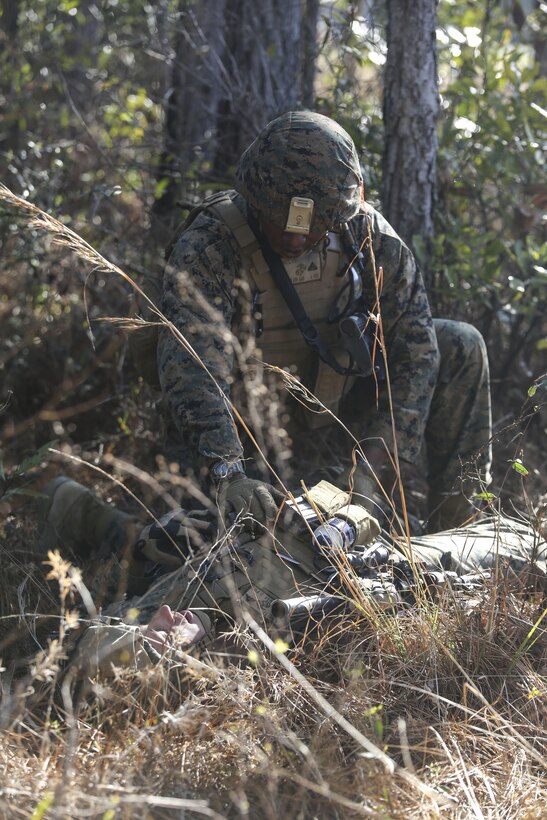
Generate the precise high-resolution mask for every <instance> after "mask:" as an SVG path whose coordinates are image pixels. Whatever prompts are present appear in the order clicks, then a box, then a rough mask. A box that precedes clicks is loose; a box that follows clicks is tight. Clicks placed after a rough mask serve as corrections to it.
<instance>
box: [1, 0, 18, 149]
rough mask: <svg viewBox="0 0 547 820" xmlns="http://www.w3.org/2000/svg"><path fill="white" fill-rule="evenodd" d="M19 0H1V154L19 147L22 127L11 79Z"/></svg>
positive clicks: (16, 46)
mask: <svg viewBox="0 0 547 820" xmlns="http://www.w3.org/2000/svg"><path fill="white" fill-rule="evenodd" d="M19 10H20V3H19V0H1V2H0V11H1V12H2V14H1V15H0V98H2V97H3V98H4V100H3V104H2V108H3V110H4V118H3V119H4V125H3V127H0V154H6V153H8V152H9V151H17V149H18V147H19V139H20V128H19V118H18V117H17V115H16V113H15V112H16V109H15V108H14V106H12V105H10V106H9V107H8V105H7V101H8V100H9V101H10V103H11V99H10V97H11V94H12V88H11V80H12V77H13V76H14V73H15V66H16V64H17V53H18V42H17V34H18V31H19Z"/></svg>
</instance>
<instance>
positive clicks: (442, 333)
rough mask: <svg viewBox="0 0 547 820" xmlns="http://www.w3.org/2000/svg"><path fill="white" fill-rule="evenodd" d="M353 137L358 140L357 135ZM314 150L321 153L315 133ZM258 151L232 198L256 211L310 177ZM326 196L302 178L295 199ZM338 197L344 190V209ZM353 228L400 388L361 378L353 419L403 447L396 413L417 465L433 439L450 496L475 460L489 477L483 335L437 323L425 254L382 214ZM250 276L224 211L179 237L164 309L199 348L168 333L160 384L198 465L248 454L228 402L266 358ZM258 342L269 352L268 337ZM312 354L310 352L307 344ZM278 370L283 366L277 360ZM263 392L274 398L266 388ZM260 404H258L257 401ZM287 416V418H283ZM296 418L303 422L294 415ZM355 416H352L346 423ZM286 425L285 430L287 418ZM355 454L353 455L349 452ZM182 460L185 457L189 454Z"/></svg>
mask: <svg viewBox="0 0 547 820" xmlns="http://www.w3.org/2000/svg"><path fill="white" fill-rule="evenodd" d="M286 116H287V115H286ZM286 116H285V118H283V117H282V118H279V120H277V121H274V123H273V125H274V126H275V123H276V122H278V121H284V122H286ZM302 116H303V117H304V119H305V117H306V116H308V117H310V118H311V119H312V124H313V118H314V117H316V118H317V117H318V115H302ZM322 119H325V118H322ZM329 122H330V121H329ZM271 127H272V124H270V126H267V128H266V129H265V132H266V133H267V134H269V131H268V129H271ZM290 127H291V126H290ZM290 127H289V128H288V129H286V131H287V132H289V131H290ZM333 127H334V126H333ZM336 129H338V130H337V131H336V132H335V136H336V137H337V138H338V133H339V131H342V129H340V128H339V126H336ZM274 132H275V127H274ZM310 133H311V132H310ZM342 133H343V134H345V132H343V131H342ZM260 139H262V143H261V145H262V147H263V144H264V143H265V145H266V149H267V148H268V146H269V142H268V139H266V140H265V139H264V137H259V138H258V140H260ZM345 139H347V140H349V137H348V136H347V134H345ZM350 142H351V141H350ZM272 144H273V143H272ZM309 144H310V146H314V142H313V133H311V136H310V143H309ZM253 145H254V144H253ZM251 147H252V146H251ZM345 147H346V148H347V145H346V146H345ZM249 150H250V149H248V152H246V154H244V155H243V157H242V160H241V162H240V166H239V169H238V183H237V187H238V190H239V191H241V192H242V193H243V194H244V196H241V194H240V193H236V192H232V193H230V196H231V197H232V198H233V200H234V202H235V204H236V205H237V206H238V208H239V209H240V210H241V211H242V213H243V214H249V212H250V210H252V206H253V205H255V203H257V202H260V196H261V194H260V191H261V190H267V192H268V193H271V191H272V190H275V187H276V185H277V187H280V183H279V179H280V178H281V175H282V174H283V175H284V177H283V178H284V179H285V180H287V179H288V180H289V181H288V182H285V183H284V184H285V187H287V186H288V185H291V189H292V184H291V174H293V175H294V176H295V177H296V178H298V168H299V162H297V161H294V162H293V163H292V165H291V164H290V163H289V164H287V163H286V162H284V161H281V160H280V161H279V162H278V163H277V166H276V165H275V164H274V167H273V168H272V169H271V175H270V177H268V176H267V175H266V172H265V170H264V167H265V162H262V165H260V163H259V162H258V165H257V162H255V160H256V153H257V152H256V150H255V152H254V154H253V153H252V151H251V156H250V157H247V154H248V153H249ZM260 150H262V148H261V149H260ZM352 150H353V151H354V150H355V149H354V148H353V149H352ZM259 159H260V157H259ZM297 159H298V157H297ZM301 159H302V162H304V161H305V162H307V163H308V166H309V165H311V166H312V167H313V164H314V162H315V159H316V158H315V155H314V152H313V148H310V149H308V150H307V153H306V156H305V157H304V156H302V157H301ZM255 166H256V167H255ZM266 168H267V166H266ZM328 174H329V168H328V167H327V166H326V165H325V162H324V157H323V156H322V155H321V154H320V153H319V154H318V157H317V162H316V176H317V179H319V180H320V182H322V183H324V182H325V178H326V177H327V176H328ZM331 175H332V172H331ZM347 184H348V180H342V182H341V188H342V189H343V188H344V186H347ZM253 186H254V187H253ZM324 191H325V185H324V184H323V187H322V186H321V184H319V183H318V185H317V190H315V189H314V188H313V186H312V187H311V188H310V189H309V190H306V191H303V190H302V184H301V182H300V181H299V182H296V183H294V190H293V193H297V194H299V195H301V194H302V195H304V196H310V197H311V198H314V197H315V198H316V199H317V198H318V197H320V196H321V194H322V192H323V193H324ZM338 193H339V192H338ZM335 198H336V193H335V194H333V202H334V200H335ZM327 199H328V187H327ZM264 200H265V201H264V203H263V204H260V209H261V213H264V214H265V216H266V218H267V219H271V220H272V221H274V222H277V224H284V219H285V217H286V209H287V205H286V201H287V200H286V197H285V198H283V197H280V198H279V200H277V199H275V197H273V198H272V197H270V198H269V199H268V197H267V196H266V197H264ZM325 213H326V215H325ZM325 213H324V212H323V211H321V215H322V219H323V221H322V223H321V224H320V225H319V227H320V228H321V229H323V228H329V227H331V225H332V223H329V218H332V214H333V213H334V205H333V204H332V203H331V202H330V201H329V202H327V207H326V210H325ZM349 224H350V227H351V231H352V233H353V235H354V236H356V237H358V238H359V241H360V242H361V243H362V244H363V247H364V255H365V260H366V270H365V276H364V281H363V286H364V294H363V301H364V302H365V303H368V305H369V306H370V307H371V308H372V310H373V312H375V310H376V309H378V308H379V313H380V316H381V323H382V329H383V335H384V338H385V343H386V349H387V356H388V367H389V384H390V391H388V389H387V388H386V386H385V385H383V386H380V388H379V392H378V397H377V399H376V385H375V384H374V383H373V381H371V380H359V383H358V384H357V386H356V388H354V390H353V393H351V394H350V398H351V401H350V402H349V404H350V405H351V406H350V412H349V414H348V416H347V418H349V417H351V416H354V417H355V415H356V410H357V409H358V413H357V414H358V415H359V418H357V419H356V423H355V425H354V429H355V433H356V436H357V438H358V439H359V440H368V441H378V442H380V441H384V442H385V443H386V446H387V447H388V449H389V450H390V451H391V452H393V447H394V445H393V435H392V430H393V426H392V413H391V410H392V411H393V422H394V427H395V430H396V439H397V449H398V454H399V457H400V458H401V459H403V460H406V461H408V462H411V463H415V462H416V459H417V457H418V454H419V452H420V450H421V448H422V446H423V444H424V441H425V443H426V445H427V450H428V458H429V478H430V481H431V482H434V484H435V489H436V490H437V491H438V492H442V493H449V492H453V491H454V486H455V482H456V481H457V480H458V478H459V477H460V475H461V472H462V470H461V468H462V465H464V464H467V463H470V462H473V463H476V466H477V468H478V471H479V473H480V475H481V478H482V479H485V480H488V479H489V468H490V449H489V444H488V442H489V438H490V431H491V418H490V394H489V382H488V362H487V356H486V349H485V345H484V342H483V340H482V337H481V336H480V334H479V333H478V331H477V330H475V329H474V328H473V327H471V326H470V325H467V324H465V323H460V322H453V321H446V320H432V317H431V312H430V308H429V304H428V299H427V294H426V292H425V289H424V284H423V280H422V276H421V273H420V270H419V268H418V266H417V264H416V261H415V259H414V257H413V255H412V254H411V252H410V251H409V250H408V248H407V247H406V245H405V244H404V243H403V242H402V240H401V239H400V238H399V237H398V236H397V234H396V233H395V232H394V231H393V229H392V228H391V227H390V225H389V224H388V223H387V222H386V220H385V219H384V218H383V217H382V216H381V215H380V214H379V213H378V212H377V211H376V210H375V209H374V208H372V207H371V206H369V205H363V206H362V208H361V211H360V213H357V214H356V215H355V216H353V217H352V218H351V219H350V221H349ZM314 227H317V226H314ZM328 241H329V236H328V235H327V237H326V238H325V239H324V240H323V243H322V244H321V245H320V246H319V247H318V248H317V249H316V252H317V254H319V255H320V254H321V253H322V252H323V251H324V248H325V245H326V243H328ZM250 281H252V271H251V272H249V271H248V270H246V260H245V259H244V258H243V256H242V253H241V249H240V247H239V245H238V243H237V242H236V240H235V238H234V235H233V234H232V232H231V231H230V229H229V228H228V227H227V225H226V224H225V223H224V222H223V221H222V220H221V219H219V218H218V217H216V216H215V214H214V213H211V212H210V211H208V210H204V211H203V212H202V213H200V214H199V215H198V216H197V218H196V219H195V220H194V222H193V223H192V224H191V225H190V227H188V229H187V230H185V231H184V233H183V234H182V235H181V236H180V238H179V239H178V241H177V243H176V245H175V247H174V250H173V252H172V255H171V257H170V260H169V265H168V267H167V270H166V272H165V279H164V294H163V302H162V310H163V312H164V313H165V315H166V316H167V318H168V319H169V320H170V321H171V322H172V323H173V325H174V326H175V327H176V328H177V329H178V330H179V331H180V332H181V333H182V334H183V335H184V337H185V339H186V340H187V343H188V344H187V345H182V344H181V342H180V340H179V339H178V338H177V337H176V336H175V335H174V334H173V333H172V331H171V330H169V329H164V330H162V332H161V334H160V342H159V348H158V365H159V374H160V382H161V384H162V390H163V396H164V400H165V404H166V406H167V412H168V415H169V419H170V424H171V428H172V430H175V431H176V432H177V433H178V435H179V437H180V439H181V440H182V441H184V447H185V448H187V458H188V460H189V462H190V463H192V462H194V463H195V461H196V458H197V459H198V460H199V459H200V458H201V460H202V462H203V463H204V464H206V465H207V464H209V463H210V462H211V461H212V460H215V459H225V460H228V461H229V460H234V459H236V458H239V457H240V456H241V455H242V454H243V447H242V444H241V441H240V437H239V435H238V431H237V429H236V424H235V423H234V414H233V412H232V411H231V409H230V405H229V402H228V401H227V398H226V397H230V395H232V397H233V398H234V403H236V399H235V396H236V393H235V390H234V387H235V386H237V385H238V384H241V382H242V374H243V375H247V374H248V371H249V370H250V369H251V370H252V367H251V365H252V363H253V362H254V361H255V359H256V358H258V359H260V354H258V355H257V350H256V345H255V340H254V339H253V335H254V334H253V330H254V321H253V317H252V315H251V303H252V300H253V295H254V294H253V292H252V288H251V287H250V285H249V282H250ZM324 286H325V283H324V282H321V281H320V280H319V281H314V282H312V283H310V288H311V289H312V290H317V289H320V288H322V287H324ZM304 300H305V296H304V299H303V301H304ZM304 304H306V302H305V301H304ZM312 318H313V317H312ZM264 321H265V322H266V321H267V316H264ZM284 327H285V328H286V330H287V332H291V331H292V332H294V330H295V329H296V324H295V322H294V320H293V318H292V315H291V313H290V311H289V308H288V307H286V316H285V321H284ZM317 327H318V329H319V330H320V332H321V331H322V329H323V328H324V327H325V323H324V322H323V324H321V322H318V323H317ZM232 334H233V335H232ZM257 344H258V346H260V339H258V340H257ZM190 346H191V347H190ZM295 347H296V345H295ZM300 347H301V348H303V349H304V350H305V351H306V353H307V354H308V355H310V351H309V348H307V347H306V345H305V343H304V341H303V340H301V341H300ZM313 355H315V354H314V353H313V351H312V352H311V356H312V357H313ZM295 357H297V356H296V352H295ZM269 363H271V364H277V362H276V361H270V362H269ZM282 366H283V365H282ZM296 375H297V376H298V377H299V378H301V379H302V381H303V382H304V383H306V373H304V372H297V373H296ZM276 389H277V391H278V393H282V392H283V387H282V386H281V384H280V382H279V381H278V383H277V386H276ZM258 395H260V389H259V391H258ZM262 397H263V399H265V398H266V395H265V391H263V393H262ZM247 398H249V395H247ZM251 398H252V397H251ZM254 399H255V402H256V400H257V398H256V395H255V397H254ZM237 406H238V409H240V407H242V406H243V405H240V404H239V400H238V404H237ZM347 406H348V402H346V408H347ZM264 407H266V404H265V402H264ZM244 412H245V411H244ZM264 412H266V411H264ZM279 415H280V416H281V417H282V411H279ZM291 415H292V421H294V414H291ZM286 418H287V417H285V420H283V419H282V423H281V426H282V425H283V424H285V423H286ZM347 418H344V417H342V420H343V421H346V420H347ZM249 419H250V420H251V426H252V420H253V417H252V413H249V414H248V415H247V416H246V419H245V420H246V421H247V422H249ZM271 423H272V422H271V421H269V422H268V424H271ZM274 426H275V427H277V428H279V426H280V422H279V421H277V422H276V423H275V425H274ZM292 432H293V431H292V430H291V433H292ZM348 450H349V448H348ZM347 455H348V457H349V452H348V454H347ZM477 455H478V458H477V459H476V462H475V457H477ZM178 457H179V458H180V460H181V461H184V455H183V448H181V450H179V452H178Z"/></svg>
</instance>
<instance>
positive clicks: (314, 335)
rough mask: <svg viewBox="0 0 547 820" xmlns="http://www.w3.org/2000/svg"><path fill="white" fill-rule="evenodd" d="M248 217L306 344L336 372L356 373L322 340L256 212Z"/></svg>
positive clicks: (344, 373)
mask: <svg viewBox="0 0 547 820" xmlns="http://www.w3.org/2000/svg"><path fill="white" fill-rule="evenodd" d="M248 219H249V225H250V227H251V230H252V231H253V233H254V234H255V236H256V238H257V241H258V243H259V245H260V249H261V250H262V254H263V256H264V259H265V260H266V263H267V265H268V267H269V269H270V273H271V275H272V279H273V280H274V282H275V284H276V285H277V287H278V288H279V291H280V293H281V295H282V296H283V298H284V300H285V302H286V303H287V307H288V308H289V310H290V311H291V313H292V315H293V318H294V321H295V322H296V324H297V325H298V329H299V330H300V333H301V334H302V336H303V337H304V341H305V342H306V344H307V345H309V346H310V347H313V348H314V350H316V351H317V354H318V356H319V358H320V359H322V361H324V362H325V364H328V365H329V367H332V369H333V370H334V371H335V372H336V373H340V374H341V375H342V376H347V375H350V374H351V373H354V372H355V371H353V370H352V369H351V368H348V367H343V366H342V365H341V364H340V363H339V362H338V360H337V359H336V357H335V355H334V353H333V352H332V350H331V349H330V348H329V347H328V346H327V345H326V344H325V343H324V342H323V341H322V340H321V337H320V336H319V331H318V330H317V328H316V327H315V325H314V324H313V322H312V320H311V319H310V317H309V316H308V314H307V313H306V310H305V308H304V305H303V304H302V301H301V299H300V297H299V295H298V293H297V292H296V290H295V287H294V285H293V283H292V282H291V279H290V276H289V274H288V273H287V270H286V268H285V265H284V264H283V262H282V260H281V257H280V256H279V255H278V254H277V253H275V252H274V251H273V250H272V249H271V248H270V246H269V244H268V243H267V242H266V241H265V240H264V237H263V235H262V233H261V231H260V227H259V225H258V222H257V220H256V217H255V216H254V214H252V213H249V216H248Z"/></svg>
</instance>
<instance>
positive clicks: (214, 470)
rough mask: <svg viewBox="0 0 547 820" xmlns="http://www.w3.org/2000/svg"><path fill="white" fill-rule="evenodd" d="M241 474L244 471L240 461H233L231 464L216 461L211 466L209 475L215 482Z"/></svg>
mask: <svg viewBox="0 0 547 820" xmlns="http://www.w3.org/2000/svg"><path fill="white" fill-rule="evenodd" d="M243 472H244V470H243V467H242V466H241V462H240V461H233V462H232V463H231V464H228V463H227V462H225V461H217V462H215V464H213V465H212V466H211V475H212V476H213V478H214V479H215V480H217V481H220V480H221V479H223V478H228V477H230V476H232V475H235V474H236V473H243Z"/></svg>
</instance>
